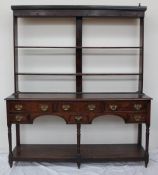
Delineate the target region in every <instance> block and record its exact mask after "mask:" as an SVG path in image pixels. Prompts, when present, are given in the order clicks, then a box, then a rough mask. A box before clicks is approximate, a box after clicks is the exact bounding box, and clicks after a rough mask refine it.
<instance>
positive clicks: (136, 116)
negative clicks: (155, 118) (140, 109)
mask: <svg viewBox="0 0 158 175" xmlns="http://www.w3.org/2000/svg"><path fill="white" fill-rule="evenodd" d="M145 121H146V114H143V113H132V114H129V117H128V120H127V122H128V123H143V122H145Z"/></svg>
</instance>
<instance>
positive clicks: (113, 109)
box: [109, 105, 118, 111]
mask: <svg viewBox="0 0 158 175" xmlns="http://www.w3.org/2000/svg"><path fill="white" fill-rule="evenodd" d="M109 107H110V109H111V110H112V111H116V110H117V107H118V106H117V105H109Z"/></svg>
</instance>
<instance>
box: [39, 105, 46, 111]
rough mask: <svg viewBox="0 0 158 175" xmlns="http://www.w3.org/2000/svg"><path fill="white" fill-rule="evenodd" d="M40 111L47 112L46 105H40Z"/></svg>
mask: <svg viewBox="0 0 158 175" xmlns="http://www.w3.org/2000/svg"><path fill="white" fill-rule="evenodd" d="M40 109H41V111H43V112H46V111H48V105H40Z"/></svg>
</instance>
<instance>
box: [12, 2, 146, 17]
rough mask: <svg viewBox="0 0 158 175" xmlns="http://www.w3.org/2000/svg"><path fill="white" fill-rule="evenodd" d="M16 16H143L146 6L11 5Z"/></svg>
mask: <svg viewBox="0 0 158 175" xmlns="http://www.w3.org/2000/svg"><path fill="white" fill-rule="evenodd" d="M11 8H12V10H13V11H14V16H17V17H77V16H78V17H105V16H107V17H134V18H136V17H144V12H145V11H146V9H147V7H146V6H84V5H83V6H75V5H74V6H73V5H49V6H48V5H40V6H38V5H24V6H12V7H11Z"/></svg>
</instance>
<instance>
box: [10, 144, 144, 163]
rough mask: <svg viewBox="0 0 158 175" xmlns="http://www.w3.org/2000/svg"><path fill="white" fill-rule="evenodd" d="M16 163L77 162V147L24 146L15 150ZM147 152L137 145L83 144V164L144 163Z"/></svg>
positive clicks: (73, 145) (81, 158)
mask: <svg viewBox="0 0 158 175" xmlns="http://www.w3.org/2000/svg"><path fill="white" fill-rule="evenodd" d="M13 160H14V161H48V162H59V161H60V162H76V161H77V146H76V145H75V144H71V145H69V144H68V145H65V144H63V145H61V144H60V145H56V144H54V145H40V144H38V145H37V144H22V145H20V146H18V147H15V148H14V150H13ZM143 160H145V151H144V149H143V147H138V146H137V145H136V144H107V145H105V144H83V145H81V156H80V161H81V162H106V161H143Z"/></svg>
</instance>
